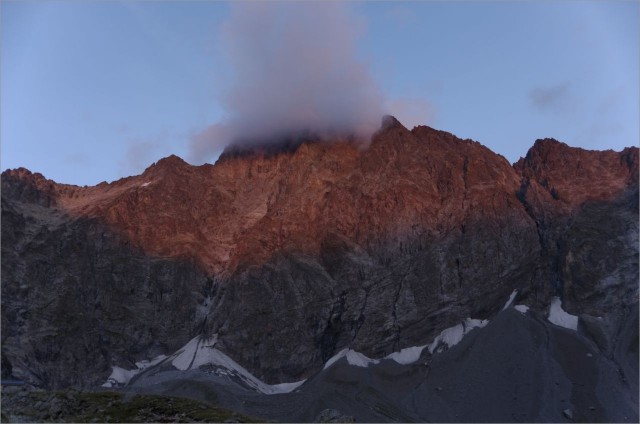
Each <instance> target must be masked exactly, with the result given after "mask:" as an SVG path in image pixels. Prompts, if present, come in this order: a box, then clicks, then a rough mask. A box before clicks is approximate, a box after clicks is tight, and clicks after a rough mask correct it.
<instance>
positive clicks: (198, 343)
mask: <svg viewBox="0 0 640 424" xmlns="http://www.w3.org/2000/svg"><path fill="white" fill-rule="evenodd" d="M217 341H218V339H217V337H216V336H214V337H213V338H211V339H202V338H200V337H195V338H193V339H191V340H190V341H189V342H188V343H187V344H186V345H185V346H184V347H182V348H181V349H180V350H178V352H176V355H177V356H176V357H175V358H174V359H173V361H172V362H171V364H172V365H173V366H174V367H176V368H177V369H179V370H182V371H186V370H189V369H197V368H198V367H200V366H202V365H216V366H218V367H222V368H224V369H226V371H223V372H219V374H224V375H228V376H235V377H238V378H239V379H241V380H242V381H243V382H244V383H246V384H247V385H248V386H249V387H251V388H253V389H255V390H257V391H260V392H262V393H265V394H267V395H272V394H276V393H289V392H292V391H293V390H295V389H297V388H298V387H300V386H301V385H302V384H303V383H304V382H305V381H306V379H305V380H301V381H296V382H293V383H280V384H274V385H270V384H267V383H265V382H263V381H262V380H260V379H258V378H257V377H255V376H254V375H253V374H251V373H250V372H249V371H247V370H246V369H245V368H243V367H242V366H241V365H240V364H238V363H237V362H235V361H234V360H233V359H231V358H229V357H228V356H227V355H225V354H224V353H222V352H221V351H220V350H218V349H216V348H215V347H214V346H215V345H216V343H217ZM221 371H222V370H221Z"/></svg>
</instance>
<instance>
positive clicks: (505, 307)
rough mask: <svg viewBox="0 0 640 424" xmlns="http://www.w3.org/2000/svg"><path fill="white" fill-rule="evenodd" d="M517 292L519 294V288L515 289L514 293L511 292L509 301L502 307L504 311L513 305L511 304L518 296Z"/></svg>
mask: <svg viewBox="0 0 640 424" xmlns="http://www.w3.org/2000/svg"><path fill="white" fill-rule="evenodd" d="M517 294H518V290H514V291H513V293H511V296H509V300H507V303H505V304H504V306H503V307H502V310H503V311H504V310H505V309H507V308H508V307H509V306H511V304H512V303H513V299H515V298H516V295H517Z"/></svg>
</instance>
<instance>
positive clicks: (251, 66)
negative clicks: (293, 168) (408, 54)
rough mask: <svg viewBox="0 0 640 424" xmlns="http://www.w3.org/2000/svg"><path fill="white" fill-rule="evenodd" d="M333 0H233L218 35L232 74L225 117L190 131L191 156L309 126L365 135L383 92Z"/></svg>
mask: <svg viewBox="0 0 640 424" xmlns="http://www.w3.org/2000/svg"><path fill="white" fill-rule="evenodd" d="M347 6H348V5H345V4H343V3H338V2H322V3H321V2H308V3H307V2H304V3H303V2H297V3H271V2H239V3H235V4H233V6H232V10H231V14H230V17H229V19H228V20H227V21H226V22H225V24H224V25H223V27H222V31H221V34H220V40H221V42H222V48H223V51H224V53H225V56H226V60H227V65H228V66H229V68H230V71H231V75H232V80H231V81H230V83H229V85H228V88H227V89H226V90H224V93H223V95H222V98H221V104H222V106H223V108H224V110H225V113H226V116H225V118H224V119H223V120H222V121H221V122H218V123H215V124H213V125H211V126H210V127H208V128H206V129H204V130H203V131H201V132H200V133H198V134H196V135H194V136H193V137H192V138H191V143H190V155H191V156H192V159H193V160H196V161H201V160H206V159H210V158H211V157H212V156H213V155H215V154H216V153H218V152H220V151H221V149H222V148H224V147H225V146H226V145H228V144H242V143H250V144H253V143H259V142H260V141H261V140H273V139H274V138H278V137H282V136H290V135H296V134H298V133H301V132H306V131H310V132H312V133H314V134H319V135H329V134H346V133H348V134H356V135H360V136H363V137H366V136H368V135H370V134H371V133H372V132H373V131H375V130H376V129H377V128H378V127H379V125H380V118H381V117H382V115H383V114H384V109H383V105H384V97H383V95H382V93H381V91H380V90H379V88H378V86H377V85H376V83H375V82H374V80H373V78H372V76H371V74H370V72H369V69H368V68H367V66H365V64H363V63H362V62H361V61H359V60H358V57H357V52H356V40H357V38H358V35H359V33H360V32H361V29H362V27H363V25H362V24H361V23H359V22H358V20H357V19H356V18H355V17H354V16H352V15H351V13H350V11H349V10H348V8H347Z"/></svg>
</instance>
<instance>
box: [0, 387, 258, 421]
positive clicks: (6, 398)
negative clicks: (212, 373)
mask: <svg viewBox="0 0 640 424" xmlns="http://www.w3.org/2000/svg"><path fill="white" fill-rule="evenodd" d="M25 421H27V422H29V421H33V422H45V421H46V422H77V423H83V422H107V423H114V422H130V423H137V422H158V423H162V422H225V421H226V422H260V420H258V419H255V418H249V417H246V416H243V415H240V414H237V413H235V412H232V411H228V410H225V409H220V408H215V407H211V406H208V405H205V404H203V403H201V402H198V401H195V400H191V399H185V398H180V397H169V396H160V395H128V394H123V393H117V392H76V391H63V392H42V391H32V392H26V391H12V392H7V391H6V390H5V391H3V393H2V422H25Z"/></svg>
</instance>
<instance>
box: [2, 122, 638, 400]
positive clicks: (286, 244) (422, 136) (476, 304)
mask: <svg viewBox="0 0 640 424" xmlns="http://www.w3.org/2000/svg"><path fill="white" fill-rule="evenodd" d="M285 147H286V148H283V149H281V150H278V149H267V150H264V151H261V150H260V149H257V150H251V149H245V150H243V151H229V152H227V154H225V155H223V157H222V158H221V159H220V160H219V161H218V162H217V163H216V164H215V165H209V164H207V165H202V166H191V165H189V164H187V163H186V162H184V161H183V160H181V159H180V158H178V157H176V156H170V157H168V158H165V159H162V160H160V161H158V162H157V163H155V164H153V165H152V166H150V167H149V168H147V169H146V170H145V171H144V173H142V174H141V175H138V176H133V177H128V178H124V179H121V180H118V181H115V182H113V183H109V184H107V183H101V184H98V185H96V186H92V187H77V186H72V185H64V184H58V183H55V182H53V181H50V180H47V179H46V178H45V177H43V176H42V175H40V174H37V173H32V172H30V171H28V170H26V169H22V168H21V169H16V170H7V171H5V172H4V173H3V174H2V374H3V377H10V376H11V377H12V378H18V379H21V380H23V381H27V382H29V383H30V384H34V385H38V386H42V387H48V388H63V387H68V386H76V387H95V386H99V385H100V384H102V383H104V382H105V380H106V379H107V377H108V376H109V374H110V373H111V369H112V366H114V365H115V366H118V367H122V368H123V369H132V368H135V365H134V363H135V362H136V361H140V360H145V359H150V358H153V357H156V356H158V355H162V354H166V355H168V354H171V353H173V352H175V351H176V350H178V349H179V348H180V347H181V346H184V345H185V344H186V343H187V342H188V341H189V340H192V339H193V338H194V337H197V336H201V337H202V338H203V339H207V338H211V337H213V336H214V335H216V336H217V345H216V347H217V348H218V349H220V350H221V351H223V352H224V353H225V354H226V355H228V356H229V357H231V358H233V359H234V360H235V361H236V362H238V363H239V364H240V365H242V366H243V367H244V368H246V369H247V370H249V371H251V372H252V373H253V374H254V375H255V376H257V377H259V378H260V379H262V380H263V381H265V382H268V383H270V384H275V383H281V382H288V381H297V380H301V379H304V378H309V377H311V376H312V375H314V373H317V372H318V371H319V370H321V369H322V367H323V364H325V362H326V361H327V360H328V359H330V358H331V357H333V356H334V355H335V354H336V353H338V352H340V351H341V350H342V349H345V348H350V349H353V350H355V351H358V352H362V353H363V354H365V355H367V356H368V357H371V358H382V357H385V356H387V355H389V354H391V353H393V352H397V351H400V350H402V349H403V348H407V347H411V346H419V345H425V344H427V343H429V342H430V341H432V340H434V338H436V336H437V335H438V334H440V333H441V331H442V330H444V329H446V328H449V327H452V326H455V325H456V324H458V323H460V322H462V321H464V320H465V319H467V318H474V319H481V320H483V319H488V318H491V317H493V316H494V315H495V314H496V313H498V312H499V311H500V310H501V309H502V307H503V306H504V304H505V302H506V301H507V299H508V298H509V296H510V295H511V294H512V293H513V292H514V291H515V290H517V298H516V301H517V303H519V304H523V305H527V306H528V307H529V308H530V309H531V310H532V311H538V312H540V313H541V314H544V313H546V311H547V310H548V308H549V306H550V304H551V301H552V298H553V297H554V296H558V297H560V298H561V300H562V305H563V308H564V309H565V310H566V311H567V312H569V313H570V314H573V315H577V316H580V323H581V324H580V329H581V330H580V331H583V330H584V331H586V330H585V329H587V327H589V325H590V323H591V324H593V323H594V322H596V321H597V320H598V318H597V317H604V318H606V317H607V316H610V315H612V314H617V315H616V316H618V317H623V318H624V317H626V318H624V319H623V318H620V319H618V320H617V321H616V320H613V321H611V322H613V323H614V324H611V325H612V326H614V327H615V326H616V325H618V327H615V328H611V329H610V333H611V334H614V333H615V334H617V333H616V332H618V333H619V328H620V327H619V326H620V325H622V324H620V323H621V322H625V323H626V324H625V325H629V322H630V321H631V325H632V326H633V325H634V326H635V327H633V328H637V303H638V148H636V147H630V148H626V149H624V150H623V151H621V152H614V151H588V150H583V149H579V148H573V147H569V146H567V145H566V144H564V143H561V142H558V141H555V140H552V139H544V140H538V141H536V142H535V144H534V146H533V147H532V148H531V149H530V150H529V151H528V153H527V154H526V156H525V157H524V158H522V159H520V160H519V161H518V162H517V163H515V164H513V165H511V164H509V163H508V161H507V160H506V159H505V158H503V157H502V156H500V155H497V154H495V153H493V152H492V151H491V150H489V149H487V148H486V147H484V146H482V145H481V144H479V143H477V142H474V141H471V140H461V139H458V138H456V137H455V136H454V135H452V134H450V133H447V132H443V131H438V130H435V129H432V128H429V127H426V126H419V127H416V128H414V129H413V130H411V131H410V130H408V129H406V128H405V127H403V126H402V125H401V124H400V123H399V122H398V121H396V120H395V119H394V118H390V117H388V118H386V119H385V122H384V125H383V126H382V127H381V129H380V130H379V131H378V132H377V133H376V134H375V136H374V137H373V139H372V142H371V143H370V145H368V146H366V147H363V146H361V145H359V144H357V143H355V142H354V141H353V140H347V139H344V140H341V139H336V140H334V141H326V140H324V141H322V142H314V141H313V140H307V141H305V142H301V143H299V144H295V145H294V144H291V143H287V144H286V146H285ZM634 311H635V312H634ZM634 313H635V315H634ZM620 314H622V315H620ZM634 320H635V321H634ZM615 323H618V324H615ZM593 325H595V324H593ZM592 327H593V326H592ZM589 328H591V327H589ZM594 337H596V338H597V337H600V338H601V339H602V340H605V339H606V340H605V341H604V342H602V343H601V344H599V346H600V347H601V348H602V349H603V352H604V353H605V354H606V355H609V357H611V358H613V359H612V360H622V359H619V357H624V358H627V357H628V355H634V354H635V357H636V358H637V330H636V337H635V340H634V339H633V338H632V339H631V342H622V341H620V342H618V341H616V340H618V339H616V338H615V337H613V338H611V337H608V336H606V335H602V336H594ZM634 342H635V352H634V348H633V343H634ZM620 343H626V344H624V345H621V344H620ZM615 352H622V353H620V354H618V353H615ZM616 355H618V356H616ZM620 355H622V356H620ZM616 358H618V359H616ZM624 360H627V359H624ZM630 361H631V362H633V358H632V359H631V360H630ZM636 361H637V359H636ZM635 378H636V379H637V363H636V376H635ZM636 386H637V383H636ZM636 390H637V387H636Z"/></svg>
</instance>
